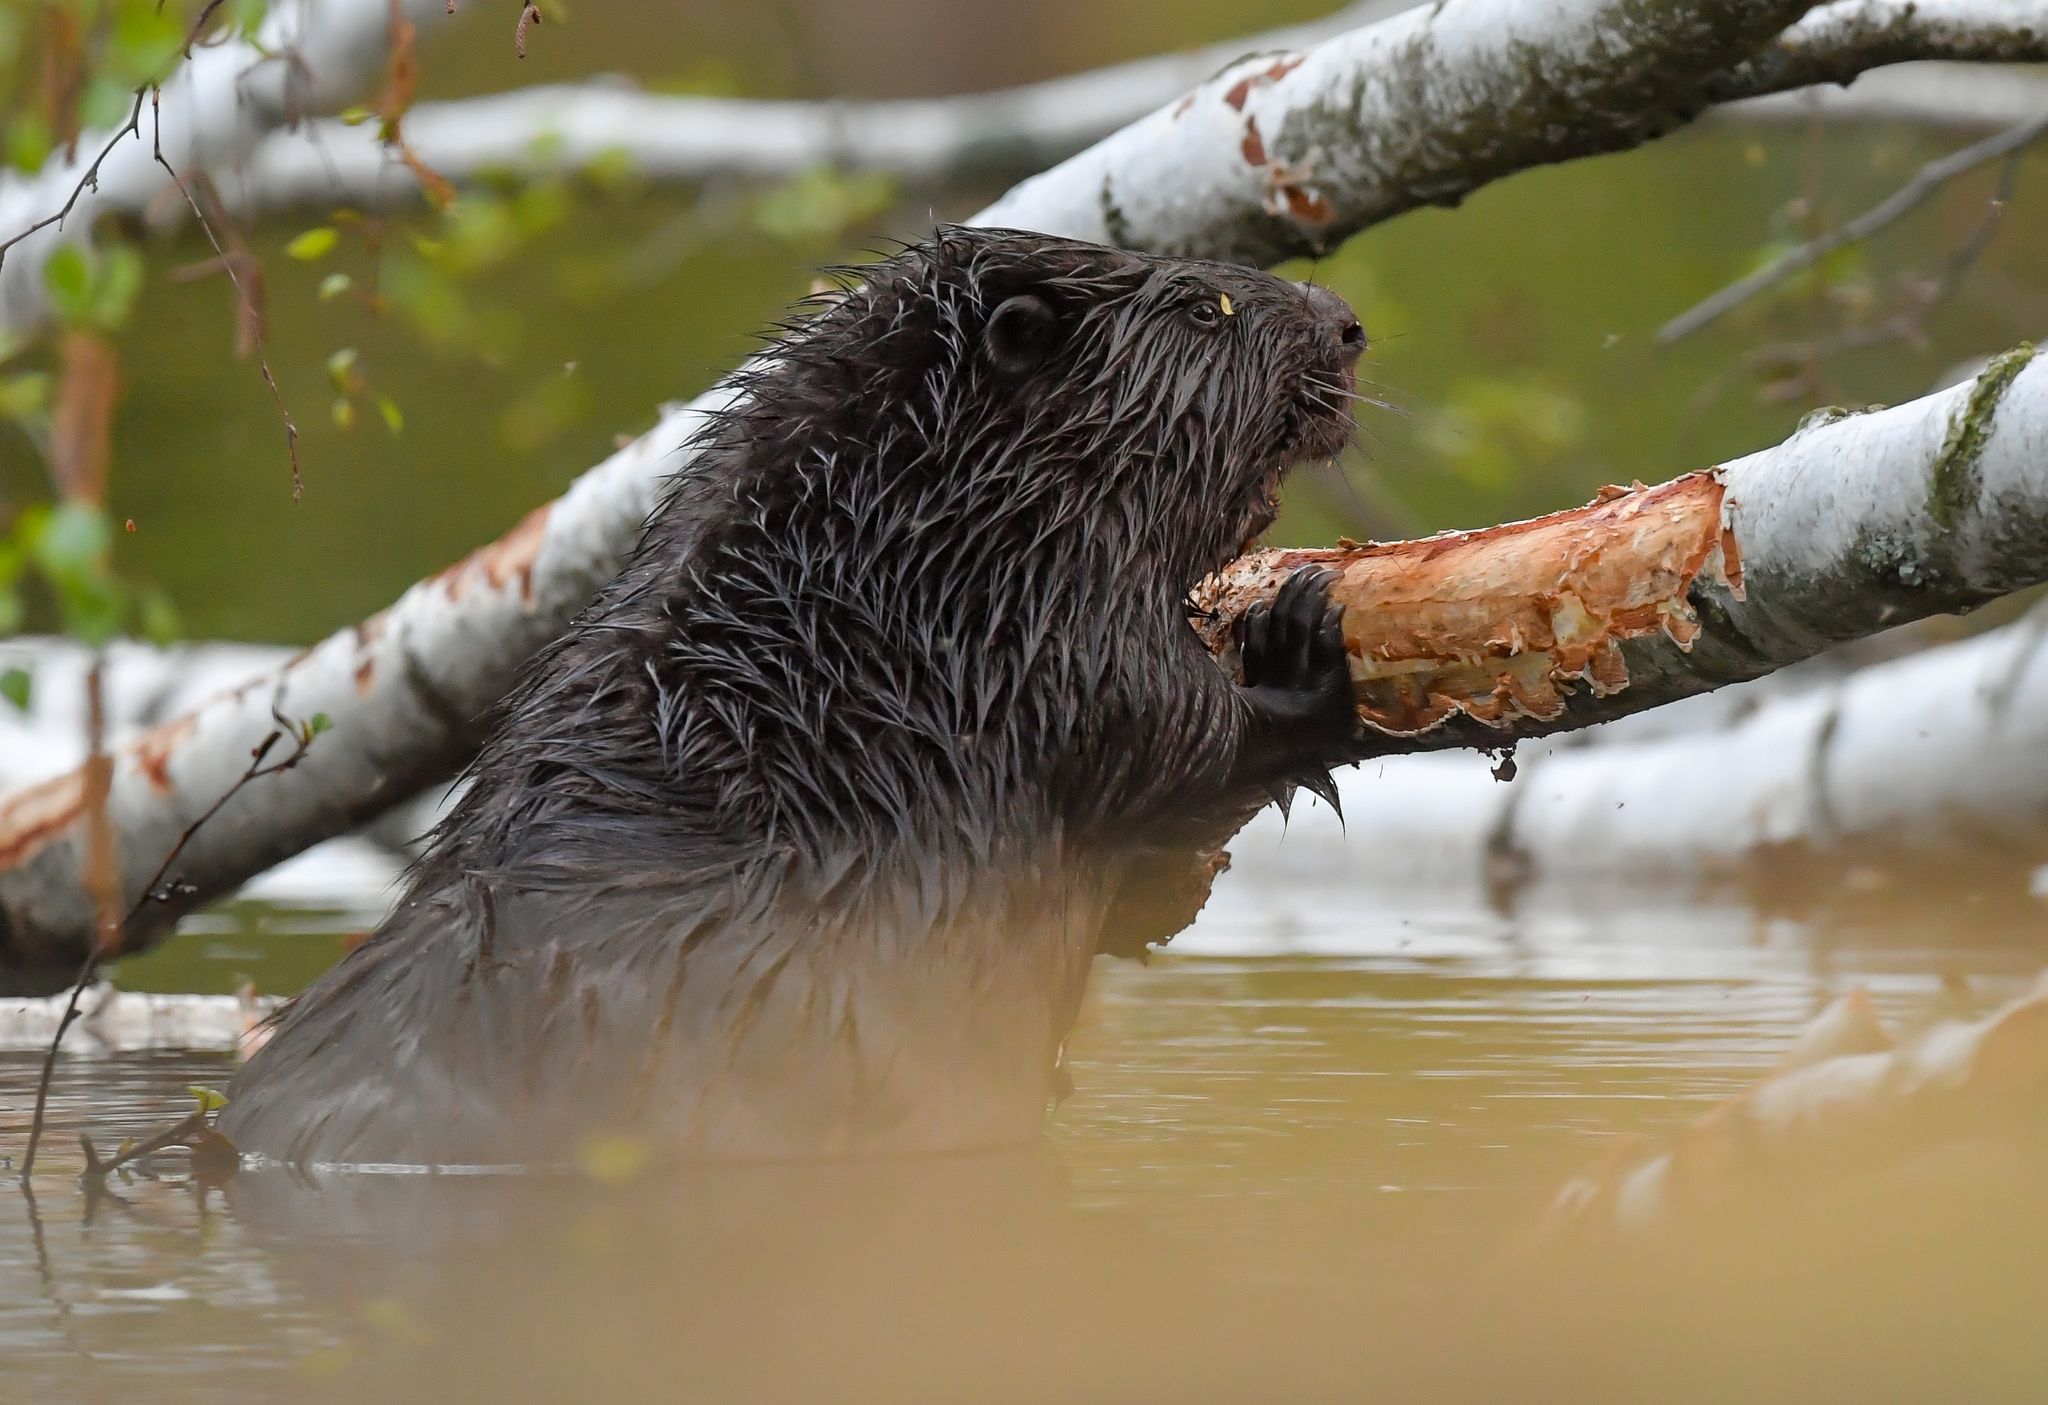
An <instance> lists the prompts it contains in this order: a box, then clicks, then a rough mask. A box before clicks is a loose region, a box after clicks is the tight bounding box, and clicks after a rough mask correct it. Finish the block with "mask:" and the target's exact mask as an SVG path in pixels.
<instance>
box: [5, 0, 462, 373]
mask: <svg viewBox="0 0 2048 1405" xmlns="http://www.w3.org/2000/svg"><path fill="white" fill-rule="evenodd" d="M402 8H403V11H404V12H405V13H406V14H407V15H409V16H410V17H412V18H413V19H415V20H417V21H419V22H422V23H425V22H427V21H429V20H438V19H441V18H445V17H446V13H447V7H446V5H445V3H442V0H404V3H403V6H402ZM390 18H391V11H390V9H389V7H387V6H386V5H383V4H377V3H372V0H304V3H300V4H293V5H278V6H275V7H273V8H272V10H271V12H270V17H269V19H268V20H266V21H265V23H264V24H263V26H262V28H261V29H260V30H259V31H258V32H257V35H256V37H255V38H254V39H252V40H248V41H233V42H223V43H217V44H208V45H202V46H200V47H198V48H196V49H194V50H193V52H192V54H191V56H190V57H189V58H188V59H186V60H185V62H184V63H182V64H180V65H179V66H178V68H177V70H176V71H175V72H174V73H172V74H170V75H169V76H168V77H167V78H165V79H164V81H163V84H162V87H161V91H160V93H159V95H158V98H157V101H156V103H155V104H154V109H153V111H154V119H153V120H154V122H155V123H156V124H157V126H156V127H155V129H153V130H147V131H145V130H136V131H132V132H129V133H127V134H126V135H123V134H122V133H121V131H120V130H119V129H115V130H112V131H98V132H88V133H85V134H84V135H82V136H81V137H80V138H79V140H78V143H77V147H76V155H75V156H74V157H72V158H70V159H66V158H65V157H64V155H63V154H62V152H61V151H60V152H59V153H58V154H55V155H52V157H51V158H50V159H49V161H47V162H46V163H44V165H43V167H42V169H40V170H39V171H37V172H36V173H35V174H34V175H32V176H26V177H24V176H17V175H14V174H12V173H7V174H0V242H4V241H8V240H13V239H15V238H16V237H17V236H25V237H21V238H20V240H19V242H17V243H15V244H13V246H12V247H11V248H8V249H7V250H6V251H5V254H4V255H0V338H5V337H8V336H21V335H24V334H26V333H28V332H30V331H33V330H34V329H35V328H36V327H37V326H38V325H39V324H40V323H41V322H42V320H43V319H44V317H45V316H47V315H48V312H49V305H48V302H47V300H46V298H45V295H44V291H43V279H42V272H43V265H44V264H45V263H46V262H48V261H49V257H50V255H51V254H52V253H54V252H56V250H57V249H58V248H59V247H61V246H62V245H63V244H65V243H70V242H76V241H79V240H83V239H86V238H88V237H90V235H91V232H92V228H93V225H94V223H95V222H96V221H97V220H98V219H99V218H100V217H101V216H102V215H106V214H114V213H120V214H129V215H140V214H142V213H144V212H145V211H147V210H148V209H149V208H150V206H151V205H152V204H153V203H154V202H155V201H157V200H158V199H159V198H161V197H162V196H163V195H164V194H165V193H166V192H168V191H171V190H172V189H173V185H172V177H171V174H170V171H167V170H166V169H165V168H164V165H163V164H162V163H160V162H158V161H157V159H156V155H155V150H156V148H155V146H154V145H153V142H160V143H161V149H162V152H163V158H164V161H165V162H168V163H169V165H170V166H171V167H172V168H173V169H175V170H178V171H188V170H189V171H202V170H206V169H209V168H214V167H224V166H232V165H234V164H235V163H237V162H239V161H240V160H242V159H243V158H244V157H246V156H247V155H248V154H249V153H250V152H251V151H253V150H254V149H255V147H256V143H257V142H258V141H259V140H260V139H261V138H263V137H264V136H267V135H268V134H270V133H271V132H273V131H276V130H278V129H279V128H282V127H286V126H289V125H291V124H292V123H295V122H297V121H298V120H299V119H300V118H301V117H304V116H307V115H309V114H311V113H315V112H321V111H326V110H329V109H331V108H334V107H337V106H339V105H341V104H342V103H344V102H346V101H347V100H348V99H350V98H351V97H354V96H356V95H357V94H359V93H360V92H362V91H363V90H364V89H366V88H368V87H369V86H370V85H371V83H372V82H373V81H374V80H375V78H376V76H377V74H378V72H379V70H380V67H381V65H382V63H383V60H384V55H385V44H386V33H387V27H388V25H389V23H390ZM143 120H144V122H149V121H150V120H151V118H149V117H144V119H143ZM102 152H104V153H105V159H104V160H103V161H102V162H101V163H100V164H99V166H98V169H97V172H96V174H94V175H93V176H92V178H91V179H90V180H89V181H88V180H86V177H87V172H88V169H89V168H91V167H92V165H93V162H94V159H95V157H98V156H99V155H100V154H101V153H102ZM81 181H85V182H86V183H85V184H84V186H83V187H82V188H81V185H80V183H81ZM74 191H76V192H77V201H76V203H75V204H74V205H73V206H72V207H71V209H70V211H69V213H68V214H66V215H65V217H64V218H63V219H62V220H59V221H57V222H55V223H51V224H46V225H44V226H43V227H42V228H40V229H35V228H34V226H36V225H37V224H39V223H40V222H42V221H44V220H47V219H48V218H49V217H50V216H52V215H54V214H56V213H57V212H58V211H60V210H63V209H64V207H65V204H66V202H67V201H68V200H70V199H71V197H72V195H73V192H74ZM30 230H33V232H32V233H30V232H27V231H30Z"/></svg>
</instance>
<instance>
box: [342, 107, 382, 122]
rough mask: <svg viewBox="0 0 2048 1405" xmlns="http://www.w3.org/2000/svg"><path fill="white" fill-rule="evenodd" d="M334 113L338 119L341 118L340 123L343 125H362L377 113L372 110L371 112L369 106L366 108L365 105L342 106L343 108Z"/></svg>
mask: <svg viewBox="0 0 2048 1405" xmlns="http://www.w3.org/2000/svg"><path fill="white" fill-rule="evenodd" d="M336 115H337V116H339V117H340V119H341V125H342V126H344V127H360V126H362V125H363V123H365V122H368V121H370V120H372V119H373V118H375V117H376V115H377V114H376V113H374V112H372V111H371V110H370V109H369V108H367V107H360V106H358V107H344V108H343V109H342V110H341V111H340V112H339V113H338V114H336Z"/></svg>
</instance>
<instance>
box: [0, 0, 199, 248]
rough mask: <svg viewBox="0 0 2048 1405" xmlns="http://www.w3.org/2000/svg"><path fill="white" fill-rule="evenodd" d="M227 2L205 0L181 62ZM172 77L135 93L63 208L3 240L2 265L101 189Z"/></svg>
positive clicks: (154, 81)
mask: <svg viewBox="0 0 2048 1405" xmlns="http://www.w3.org/2000/svg"><path fill="white" fill-rule="evenodd" d="M225 3H226V0H206V4H205V6H204V7H203V8H201V10H200V11H199V17H198V18H197V19H195V20H193V21H192V27H191V28H190V29H188V30H186V31H185V42H184V43H183V44H182V45H180V46H179V49H178V57H177V62H178V63H183V62H185V61H186V60H187V59H189V58H191V57H192V46H193V45H194V44H196V43H198V42H199V36H200V35H201V34H203V33H204V32H205V30H206V26H207V24H208V23H209V22H210V21H211V20H212V19H213V15H214V11H216V10H218V9H219V8H220V7H221V6H222V5H223V4H225ZM169 76H170V70H168V69H167V70H165V72H164V73H163V74H162V75H161V76H159V77H156V78H152V79H151V80H150V81H149V82H147V83H144V84H143V85H142V86H141V87H139V88H137V89H136V90H135V105H134V106H133V107H132V108H130V109H129V111H128V120H127V121H126V122H125V123H123V124H122V125H121V126H119V127H117V128H115V129H114V134H113V135H112V136H110V137H108V138H107V144H106V145H105V146H103V147H101V148H100V154H99V155H98V156H95V157H94V158H93V161H92V164H91V165H90V166H88V167H86V168H85V174H84V175H82V176H80V177H79V178H78V184H76V185H74V186H72V187H71V194H70V197H69V198H67V199H66V200H65V201H64V208H62V209H61V210H59V211H57V213H55V214H54V215H46V216H44V217H43V218H42V219H39V220H37V221H36V222H35V223H34V224H32V225H30V226H29V227H28V228H27V229H24V230H22V231H21V232H20V233H19V234H15V235H11V236H9V237H8V238H6V239H0V266H4V265H5V264H6V262H7V251H8V250H9V249H11V248H13V247H14V246H15V245H16V244H19V243H20V242H21V241H22V240H24V239H26V238H28V237H29V236H30V235H31V234H34V233H35V232H36V231H38V230H42V229H48V228H49V227H50V226H51V225H53V224H62V223H63V222H64V220H65V218H66V217H67V216H69V215H70V213H71V212H72V210H73V209H75V208H76V207H77V205H78V202H79V201H80V200H81V199H82V198H84V195H85V192H86V191H88V190H98V189H99V186H100V167H101V166H102V165H103V164H104V163H105V162H106V159H107V158H108V157H109V156H111V155H113V154H114V148H115V147H117V146H119V145H120V144H121V139H122V138H123V137H125V136H128V135H130V134H131V133H132V134H133V135H134V137H135V139H136V140H137V141H140V140H142V100H143V99H144V98H145V97H147V96H149V95H150V94H151V93H156V92H160V91H161V90H162V86H163V81H164V79H165V78H168V77H169Z"/></svg>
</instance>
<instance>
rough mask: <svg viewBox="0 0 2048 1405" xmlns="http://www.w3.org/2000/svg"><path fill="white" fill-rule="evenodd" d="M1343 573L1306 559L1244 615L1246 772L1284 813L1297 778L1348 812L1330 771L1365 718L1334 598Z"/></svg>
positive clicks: (1242, 761)
mask: <svg viewBox="0 0 2048 1405" xmlns="http://www.w3.org/2000/svg"><path fill="white" fill-rule="evenodd" d="M1336 579H1337V573H1336V572H1334V571H1332V570H1329V569H1328V568H1326V567H1322V566H1304V567H1303V568H1301V569H1300V570H1298V571H1296V572H1295V573H1294V574H1293V575H1291V576H1289V577H1288V578H1287V580H1286V581H1285V582H1284V583H1282V585H1281V586H1280V589H1278V590H1277V591H1275V592H1274V593H1273V596H1272V598H1271V600H1270V601H1260V602H1259V603H1257V604H1255V605H1253V606H1251V607H1250V608H1249V609H1247V610H1246V611H1245V612H1244V614H1243V615H1242V616H1241V617H1240V618H1239V621H1238V627H1237V642H1238V651H1239V654H1240V656H1241V658H1242V663H1243V669H1244V692H1245V697H1246V700H1247V701H1248V702H1249V703H1250V704H1251V707H1252V710H1253V714H1254V719H1253V724H1252V727H1251V730H1250V731H1249V733H1248V734H1247V736H1246V739H1245V745H1244V747H1243V749H1242V751H1241V754H1240V757H1239V770H1238V774H1239V775H1240V777H1241V778H1242V779H1243V780H1245V781H1247V782H1249V783H1250V784H1252V785H1254V786H1256V787H1257V788H1258V789H1259V790H1260V791H1262V792H1263V793H1265V794H1266V795H1269V796H1271V797H1272V798H1273V801H1274V803H1275V804H1277V805H1279V807H1280V810H1281V813H1282V814H1283V815H1284V814H1286V813H1287V810H1288V804H1289V798H1290V796H1291V793H1292V791H1293V788H1294V787H1295V786H1296V785H1299V786H1302V787H1303V788H1305V789H1307V790H1308V791H1309V792H1310V793H1311V794H1313V795H1317V796H1320V797H1321V798H1322V799H1323V800H1325V801H1326V802H1328V803H1329V804H1330V806H1331V807H1332V808H1333V809H1337V810H1338V816H1339V818H1340V819H1341V818H1342V815H1343V811H1342V809H1341V808H1340V807H1339V806H1338V802H1337V789H1336V786H1335V785H1334V784H1333V783H1332V782H1331V781H1330V779H1329V775H1328V771H1329V767H1330V766H1332V765H1334V764H1336V763H1337V762H1339V761H1342V760H1345V759H1347V758H1348V755H1349V753H1350V752H1351V750H1352V748H1353V746H1354V745H1355V743H1356V740H1357V732H1358V717H1357V713H1356V712H1355V711H1354V707H1353V702H1352V693H1351V669H1350V662H1349V659H1348V656H1347V653H1346V650H1345V647H1344V611H1343V609H1342V607H1341V606H1338V605H1334V604H1332V603H1331V602H1330V599H1329V589H1330V586H1331V584H1332V583H1333V582H1335V580H1336Z"/></svg>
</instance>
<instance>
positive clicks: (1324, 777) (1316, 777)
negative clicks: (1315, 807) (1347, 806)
mask: <svg viewBox="0 0 2048 1405" xmlns="http://www.w3.org/2000/svg"><path fill="white" fill-rule="evenodd" d="M1301 788H1302V789H1303V790H1305V791H1307V792H1308V793H1309V794H1311V795H1313V796H1315V797H1316V799H1318V800H1320V801H1322V802H1323V803H1324V804H1325V805H1328V806H1329V807H1330V808H1331V809H1332V810H1334V811H1335V812H1336V814H1337V823H1338V824H1340V825H1341V824H1343V823H1344V801H1343V798H1342V797H1341V796H1340V795H1339V794H1338V793H1337V778H1336V777H1335V776H1333V775H1331V774H1330V773H1329V772H1328V771H1311V772H1309V773H1308V774H1307V775H1304V776H1303V777H1301Z"/></svg>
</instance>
